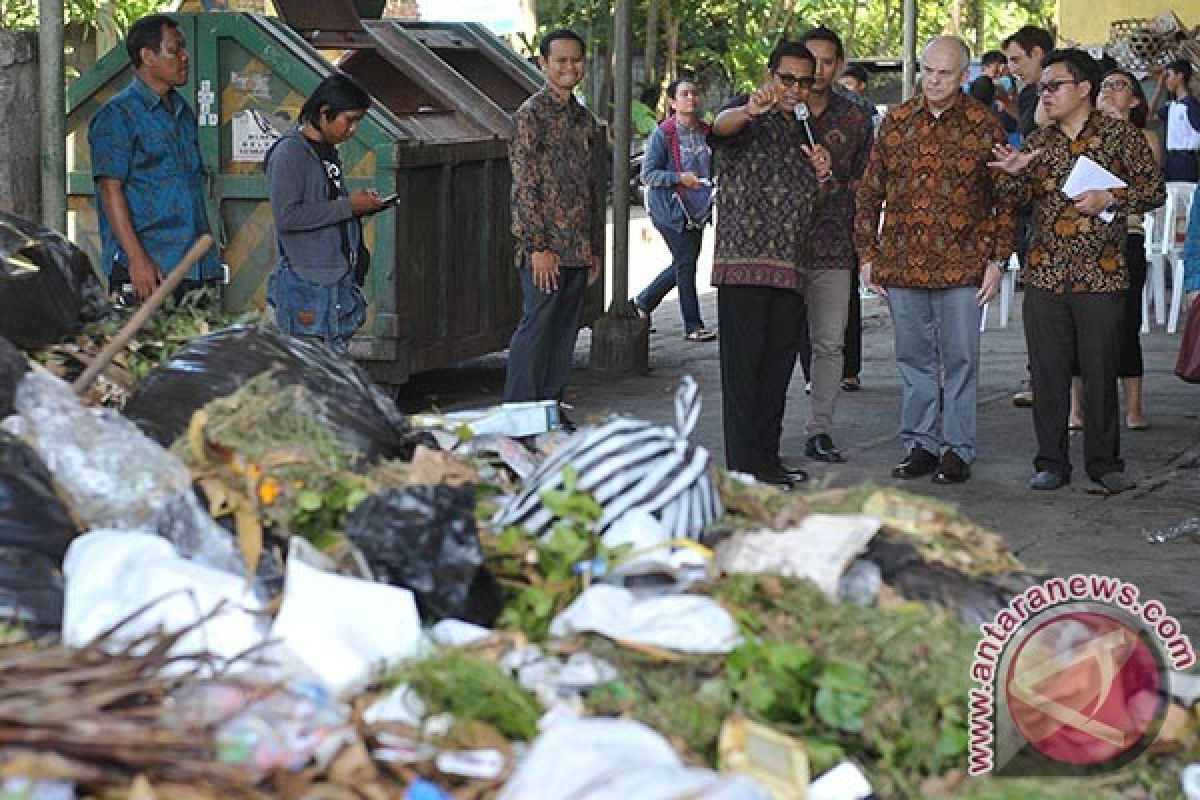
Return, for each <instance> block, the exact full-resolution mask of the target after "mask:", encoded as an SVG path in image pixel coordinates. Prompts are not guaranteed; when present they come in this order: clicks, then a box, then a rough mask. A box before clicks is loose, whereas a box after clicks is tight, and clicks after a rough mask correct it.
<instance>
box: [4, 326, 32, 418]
mask: <svg viewBox="0 0 1200 800" xmlns="http://www.w3.org/2000/svg"><path fill="white" fill-rule="evenodd" d="M28 371H29V362H28V361H27V360H26V358H25V354H24V353H22V352H21V351H20V350H18V349H17V348H15V347H13V344H12V342H10V341H8V339H5V338H4V337H3V336H0V419H4V418H5V417H7V416H8V415H9V414H12V413H14V412H15V411H16V406H15V405H14V403H15V401H16V399H17V386H18V385H20V383H21V378H23V377H25V373H26V372H28Z"/></svg>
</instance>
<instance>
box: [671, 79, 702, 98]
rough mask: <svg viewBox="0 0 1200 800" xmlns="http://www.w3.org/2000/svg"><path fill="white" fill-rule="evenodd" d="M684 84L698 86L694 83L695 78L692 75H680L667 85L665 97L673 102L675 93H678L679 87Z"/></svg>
mask: <svg viewBox="0 0 1200 800" xmlns="http://www.w3.org/2000/svg"><path fill="white" fill-rule="evenodd" d="M684 83H690V84H692V85H693V86H699V84H698V83H696V78H695V76H694V75H680V76H679V77H678V78H676V79H675V80H673V81H671V82H670V83H668V84H667V97H669V98H671V99H672V100H674V99H675V92H677V91H679V87H680V85H681V84H684Z"/></svg>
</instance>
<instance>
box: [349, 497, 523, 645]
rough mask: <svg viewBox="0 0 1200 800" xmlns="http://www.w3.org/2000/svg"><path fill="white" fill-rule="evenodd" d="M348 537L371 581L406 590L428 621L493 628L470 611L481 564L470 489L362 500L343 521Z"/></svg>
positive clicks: (494, 615) (497, 604)
mask: <svg viewBox="0 0 1200 800" xmlns="http://www.w3.org/2000/svg"><path fill="white" fill-rule="evenodd" d="M346 536H347V537H348V538H349V539H350V541H351V542H353V543H354V544H355V545H356V546H357V547H358V548H359V550H361V551H362V553H363V556H364V557H365V558H366V559H367V563H368V564H369V565H370V567H371V570H372V571H373V572H374V573H375V577H376V578H378V579H379V580H381V581H384V582H386V583H390V584H392V585H394V586H403V587H404V588H406V589H410V590H411V591H412V592H413V593H414V594H415V595H416V598H417V607H418V608H420V610H421V618H422V619H423V620H425V621H426V622H427V623H429V622H435V621H437V620H440V619H445V618H447V617H458V618H461V619H467V620H469V621H471V622H483V624H491V623H492V622H494V621H495V617H496V616H497V615H498V614H499V613H500V610H501V609H500V601H499V598H498V597H497V598H496V602H495V610H494V612H493V613H492V614H491V618H490V619H486V620H480V619H478V618H477V613H472V611H476V612H478V611H479V609H472V607H471V606H472V603H471V602H470V598H471V591H472V586H474V585H475V584H476V580H477V575H478V574H479V572H480V571H481V567H482V565H483V550H482V548H481V547H480V545H479V532H478V530H477V528H476V526H475V498H474V494H473V492H472V491H471V489H470V488H453V487H450V486H440V485H439V486H408V487H404V488H402V489H390V490H388V491H386V492H383V493H381V494H377V495H373V496H371V497H368V498H367V499H366V500H364V501H363V502H362V503H361V504H360V505H359V506H358V508H356V509H354V511H353V512H352V513H351V514H350V516H349V517H348V518H347V519H346Z"/></svg>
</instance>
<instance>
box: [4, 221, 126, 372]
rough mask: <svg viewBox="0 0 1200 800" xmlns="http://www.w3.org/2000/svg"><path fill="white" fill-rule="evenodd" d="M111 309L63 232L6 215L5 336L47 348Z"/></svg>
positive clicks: (88, 265) (23, 344)
mask: <svg viewBox="0 0 1200 800" xmlns="http://www.w3.org/2000/svg"><path fill="white" fill-rule="evenodd" d="M110 308H111V307H110V305H109V303H108V300H107V299H106V298H105V294H104V286H103V285H102V284H101V283H100V279H99V278H98V277H97V276H96V273H95V271H94V270H93V269H92V264H91V262H90V261H89V260H88V257H87V255H85V254H84V252H83V251H82V250H80V249H79V248H78V247H76V246H75V245H74V244H72V243H71V242H70V241H68V240H67V238H66V237H65V236H63V235H62V234H61V233H59V232H58V231H54V230H51V229H50V228H44V227H42V226H41V225H38V224H37V223H36V222H30V221H29V220H27V219H22V218H20V217H16V216H13V215H12V214H5V213H4V212H0V336H4V337H6V338H8V339H10V340H12V342H13V343H15V344H16V345H17V346H18V347H26V348H28V347H41V346H42V345H46V344H50V343H52V342H56V341H58V340H59V339H61V338H63V337H64V336H66V335H67V334H69V333H71V332H72V331H74V330H76V329H77V328H78V327H79V325H80V323H81V322H91V321H93V320H96V319H100V318H101V317H103V316H105V315H107V314H108V313H110Z"/></svg>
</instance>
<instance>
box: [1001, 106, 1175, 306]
mask: <svg viewBox="0 0 1200 800" xmlns="http://www.w3.org/2000/svg"><path fill="white" fill-rule="evenodd" d="M1021 149H1022V150H1026V151H1028V150H1041V151H1042V154H1041V155H1040V156H1038V157H1037V158H1036V159H1035V160H1034V161H1033V163H1032V164H1030V165H1029V166H1028V167H1027V168H1026V169H1025V171H1024V172H1022V173H1021V174H1020V175H1017V176H1015V177H1013V176H1009V175H1005V174H1001V175H1000V177H999V178H998V179H997V182H998V184H999V186H1000V187H1001V188H1002V190H1004V191H1005V192H1009V193H1011V195H1012V197H1013V198H1014V200H1016V201H1017V202H1018V203H1032V204H1033V234H1032V236H1031V238H1030V245H1029V255H1028V257H1027V258H1026V260H1025V270H1024V272H1023V274H1022V277H1023V279H1024V281H1025V284H1026V285H1028V286H1033V287H1036V288H1038V289H1045V290H1046V291H1049V292H1058V293H1063V292H1119V291H1122V290H1124V289H1127V288H1129V270H1128V269H1127V268H1126V265H1125V237H1126V235H1127V227H1128V225H1127V217H1128V216H1129V215H1136V214H1142V213H1144V212H1146V211H1150V210H1151V209H1154V208H1158V207H1159V206H1160V205H1162V204H1163V203H1164V202H1165V201H1166V189H1165V187H1164V185H1163V179H1162V173H1161V172H1160V171H1159V169H1158V165H1157V164H1156V163H1155V161H1154V156H1153V154H1152V153H1151V152H1150V145H1149V143H1147V141H1146V137H1145V135H1144V134H1143V133H1142V132H1141V131H1140V130H1138V129H1137V128H1135V127H1134V126H1133V125H1131V124H1130V123H1128V122H1126V121H1125V120H1118V119H1113V118H1111V117H1107V116H1105V115H1104V114H1101V113H1100V112H1099V111H1093V112H1092V113H1091V115H1090V116H1089V117H1088V120H1087V122H1086V123H1084V126H1083V129H1082V130H1081V131H1080V132H1079V135H1078V136H1076V137H1075V139H1074V140H1072V139H1070V138H1069V137H1068V136H1067V134H1066V133H1064V132H1063V130H1062V129H1061V128H1059V127H1058V126H1057V125H1048V126H1046V127H1045V128H1041V129H1039V130H1036V131H1034V132H1033V133H1031V134H1030V135H1029V137H1028V138H1027V139H1026V140H1025V143H1024V145H1023V146H1022V148H1021ZM1082 155H1086V156H1087V157H1088V158H1090V159H1091V160H1092V161H1095V162H1096V163H1097V164H1099V165H1100V166H1102V167H1104V168H1105V169H1107V170H1108V171H1109V172H1111V173H1112V174H1114V175H1116V176H1117V177H1118V178H1120V179H1121V180H1123V181H1125V183H1127V184H1128V187H1127V188H1125V189H1113V190H1112V193H1113V196H1114V197H1116V198H1117V203H1118V205H1117V215H1116V218H1115V219H1113V221H1112V222H1105V221H1104V220H1102V219H1100V218H1099V217H1094V216H1091V215H1088V214H1082V213H1080V212H1079V211H1077V210H1075V204H1074V203H1073V202H1072V201H1071V199H1070V198H1068V197H1067V196H1066V195H1065V194H1063V192H1062V187H1063V185H1064V184H1065V183H1066V182H1067V176H1068V175H1070V174H1071V170H1072V169H1073V168H1074V166H1075V162H1076V160H1078V158H1079V156H1082Z"/></svg>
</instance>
